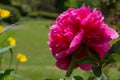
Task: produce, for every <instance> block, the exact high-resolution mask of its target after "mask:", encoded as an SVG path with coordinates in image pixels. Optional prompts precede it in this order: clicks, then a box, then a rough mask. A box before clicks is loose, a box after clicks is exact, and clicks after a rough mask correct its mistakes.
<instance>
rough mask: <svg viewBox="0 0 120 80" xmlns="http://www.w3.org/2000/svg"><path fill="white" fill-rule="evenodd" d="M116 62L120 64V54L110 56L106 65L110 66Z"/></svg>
mask: <svg viewBox="0 0 120 80" xmlns="http://www.w3.org/2000/svg"><path fill="white" fill-rule="evenodd" d="M114 62H120V55H119V54H116V55H110V56H109V57H108V59H107V60H106V62H105V65H104V66H106V65H108V64H111V63H114Z"/></svg>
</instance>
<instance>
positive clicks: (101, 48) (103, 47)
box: [91, 43, 110, 59]
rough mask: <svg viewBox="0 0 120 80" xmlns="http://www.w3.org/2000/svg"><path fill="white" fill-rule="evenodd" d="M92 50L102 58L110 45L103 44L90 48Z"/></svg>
mask: <svg viewBox="0 0 120 80" xmlns="http://www.w3.org/2000/svg"><path fill="white" fill-rule="evenodd" d="M91 48H92V49H93V50H95V51H96V52H97V53H98V54H99V55H100V57H101V59H102V58H104V56H105V53H106V52H107V51H109V50H110V44H109V43H105V44H104V45H96V46H91Z"/></svg>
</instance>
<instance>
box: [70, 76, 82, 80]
mask: <svg viewBox="0 0 120 80" xmlns="http://www.w3.org/2000/svg"><path fill="white" fill-rule="evenodd" d="M72 80H83V78H82V77H81V76H74V77H73V78H72Z"/></svg>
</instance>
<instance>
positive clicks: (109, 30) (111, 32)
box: [102, 24, 119, 39]
mask: <svg viewBox="0 0 120 80" xmlns="http://www.w3.org/2000/svg"><path fill="white" fill-rule="evenodd" d="M102 27H103V28H104V30H105V33H106V34H108V35H109V36H110V38H111V39H116V38H118V37H119V34H118V33H117V32H116V31H115V29H113V28H110V27H108V26H107V25H106V24H103V25H102Z"/></svg>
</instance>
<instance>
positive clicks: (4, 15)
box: [0, 8, 10, 18]
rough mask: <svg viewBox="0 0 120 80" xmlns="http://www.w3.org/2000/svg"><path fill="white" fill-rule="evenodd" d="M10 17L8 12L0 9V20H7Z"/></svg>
mask: <svg viewBox="0 0 120 80" xmlns="http://www.w3.org/2000/svg"><path fill="white" fill-rule="evenodd" d="M9 16H10V11H9V10H6V9H1V8H0V18H7V17H9Z"/></svg>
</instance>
